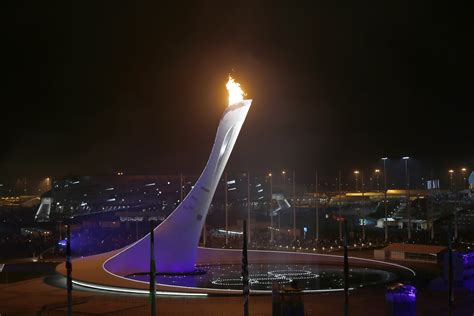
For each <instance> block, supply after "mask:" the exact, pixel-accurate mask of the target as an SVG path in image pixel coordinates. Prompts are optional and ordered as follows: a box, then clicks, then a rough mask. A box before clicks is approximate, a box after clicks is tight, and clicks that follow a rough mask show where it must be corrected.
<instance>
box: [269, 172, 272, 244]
mask: <svg viewBox="0 0 474 316" xmlns="http://www.w3.org/2000/svg"><path fill="white" fill-rule="evenodd" d="M268 178H269V179H270V242H273V208H272V202H273V178H272V173H271V172H270V173H268Z"/></svg>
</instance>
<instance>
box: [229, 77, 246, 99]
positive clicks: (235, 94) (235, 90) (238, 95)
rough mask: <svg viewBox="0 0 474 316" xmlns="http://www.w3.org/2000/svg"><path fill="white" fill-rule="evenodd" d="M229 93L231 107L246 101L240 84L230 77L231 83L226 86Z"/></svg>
mask: <svg viewBox="0 0 474 316" xmlns="http://www.w3.org/2000/svg"><path fill="white" fill-rule="evenodd" d="M225 86H226V88H227V92H228V93H229V105H232V104H235V103H238V102H240V101H243V100H244V95H245V92H244V91H243V90H242V88H241V87H240V83H238V82H235V80H234V78H232V77H231V76H229V81H227V84H226V85H225Z"/></svg>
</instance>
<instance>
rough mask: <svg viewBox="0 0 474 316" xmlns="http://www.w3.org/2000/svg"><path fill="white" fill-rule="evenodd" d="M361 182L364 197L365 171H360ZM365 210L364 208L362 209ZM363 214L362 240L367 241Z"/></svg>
mask: <svg viewBox="0 0 474 316" xmlns="http://www.w3.org/2000/svg"><path fill="white" fill-rule="evenodd" d="M360 183H361V191H362V197H364V193H365V183H364V171H362V170H361V171H360ZM362 211H363V210H362ZM361 215H362V241H365V215H364V214H361Z"/></svg>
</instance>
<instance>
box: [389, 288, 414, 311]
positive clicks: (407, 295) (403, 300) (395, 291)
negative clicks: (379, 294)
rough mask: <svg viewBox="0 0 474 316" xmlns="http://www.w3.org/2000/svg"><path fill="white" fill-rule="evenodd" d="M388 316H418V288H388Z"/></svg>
mask: <svg viewBox="0 0 474 316" xmlns="http://www.w3.org/2000/svg"><path fill="white" fill-rule="evenodd" d="M385 299H386V301H387V315H389V316H415V315H416V288H415V287H414V286H413V285H406V284H401V283H398V284H395V285H393V286H390V287H388V288H387V292H386V293H385Z"/></svg>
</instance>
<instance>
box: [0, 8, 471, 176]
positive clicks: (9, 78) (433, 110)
mask: <svg viewBox="0 0 474 316" xmlns="http://www.w3.org/2000/svg"><path fill="white" fill-rule="evenodd" d="M224 2H225V1H219V2H216V4H214V5H211V3H212V2H211V1H195V2H191V1H189V2H187V1H182V2H179V1H174V2H173V4H172V5H169V6H167V5H158V4H156V3H155V4H153V5H142V2H140V5H139V4H137V3H134V2H133V1H130V2H128V3H127V4H126V5H119V2H117V1H109V2H102V1H100V2H98V1H91V2H87V4H85V3H83V2H75V3H74V4H73V3H69V2H68V3H61V2H58V3H57V4H53V3H52V2H43V1H36V2H33V1H31V2H20V1H16V2H14V5H15V7H9V8H4V10H3V11H4V13H6V14H7V15H8V16H9V18H8V19H7V28H6V29H4V38H3V45H2V46H3V51H4V53H6V56H5V57H3V64H4V65H3V67H2V75H3V78H4V84H3V89H2V90H3V93H2V110H1V116H0V132H1V136H2V137H1V139H2V146H1V151H0V174H3V175H4V176H38V175H53V176H61V175H68V174H78V175H84V174H108V173H115V172H117V171H118V170H121V171H124V172H125V173H127V174H147V173H153V174H156V173H176V172H184V173H199V172H200V170H201V169H202V168H203V166H204V164H205V162H206V160H207V158H208V154H209V151H210V148H211V145H212V142H213V139H214V135H215V131H216V129H217V125H218V122H219V118H220V115H221V113H222V112H223V110H224V109H225V107H226V106H227V104H226V103H227V92H226V90H225V82H226V81H227V76H228V75H229V73H231V74H232V75H233V76H234V77H235V78H236V80H237V81H238V82H240V83H241V84H242V87H243V88H244V90H245V91H246V92H247V97H248V98H252V99H253V105H252V108H251V110H250V112H249V114H248V117H247V120H246V123H245V124H244V127H243V129H242V131H241V134H240V137H239V139H238V141H237V144H236V147H235V148H234V151H233V154H232V155H231V159H230V161H229V165H228V167H229V169H230V170H247V169H249V170H255V171H265V170H276V169H282V168H286V169H296V170H297V171H298V172H310V171H311V172H313V171H314V169H315V168H316V167H317V168H319V169H324V170H337V169H339V168H342V169H345V170H349V169H351V168H356V167H358V168H365V167H367V168H368V167H369V166H372V165H375V164H377V163H378V161H379V160H378V159H379V158H380V157H382V156H389V157H393V158H394V159H399V158H400V157H401V156H404V155H409V156H411V157H414V158H415V159H416V160H417V161H419V162H420V164H423V165H430V166H437V167H439V168H444V167H445V166H446V167H447V166H453V167H457V166H461V165H462V164H463V165H465V166H467V167H471V168H472V167H474V160H473V158H474V146H473V138H474V137H473V123H472V122H473V118H474V111H473V108H474V106H473V95H472V91H473V79H472V78H473V76H474V75H473V74H474V67H473V65H474V63H473V57H474V54H473V53H474V45H473V38H474V32H473V23H472V16H473V13H474V10H473V2H468V1H466V2H465V3H464V4H466V5H464V4H463V3H462V2H455V3H451V2H449V3H448V2H444V3H440V5H439V6H435V5H434V4H432V3H430V2H429V1H426V2H423V3H422V1H406V2H405V1H371V2H370V4H369V3H368V2H365V1H355V2H352V6H350V5H349V4H345V5H343V4H341V3H340V4H336V3H335V1H325V2H324V3H323V4H320V5H317V4H316V3H317V2H316V1H310V2H308V4H311V5H308V6H303V5H301V4H299V5H295V6H290V3H293V2H290V1H286V2H282V3H285V4H284V5H277V4H276V3H275V2H271V3H272V5H263V4H262V3H263V2H259V1H249V2H248V3H247V4H243V2H240V1H238V2H239V4H236V5H235V6H228V5H224ZM257 2H259V3H260V4H256V3H257ZM123 4H125V1H124V2H123ZM204 4H206V5H204ZM5 31H6V32H5Z"/></svg>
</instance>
